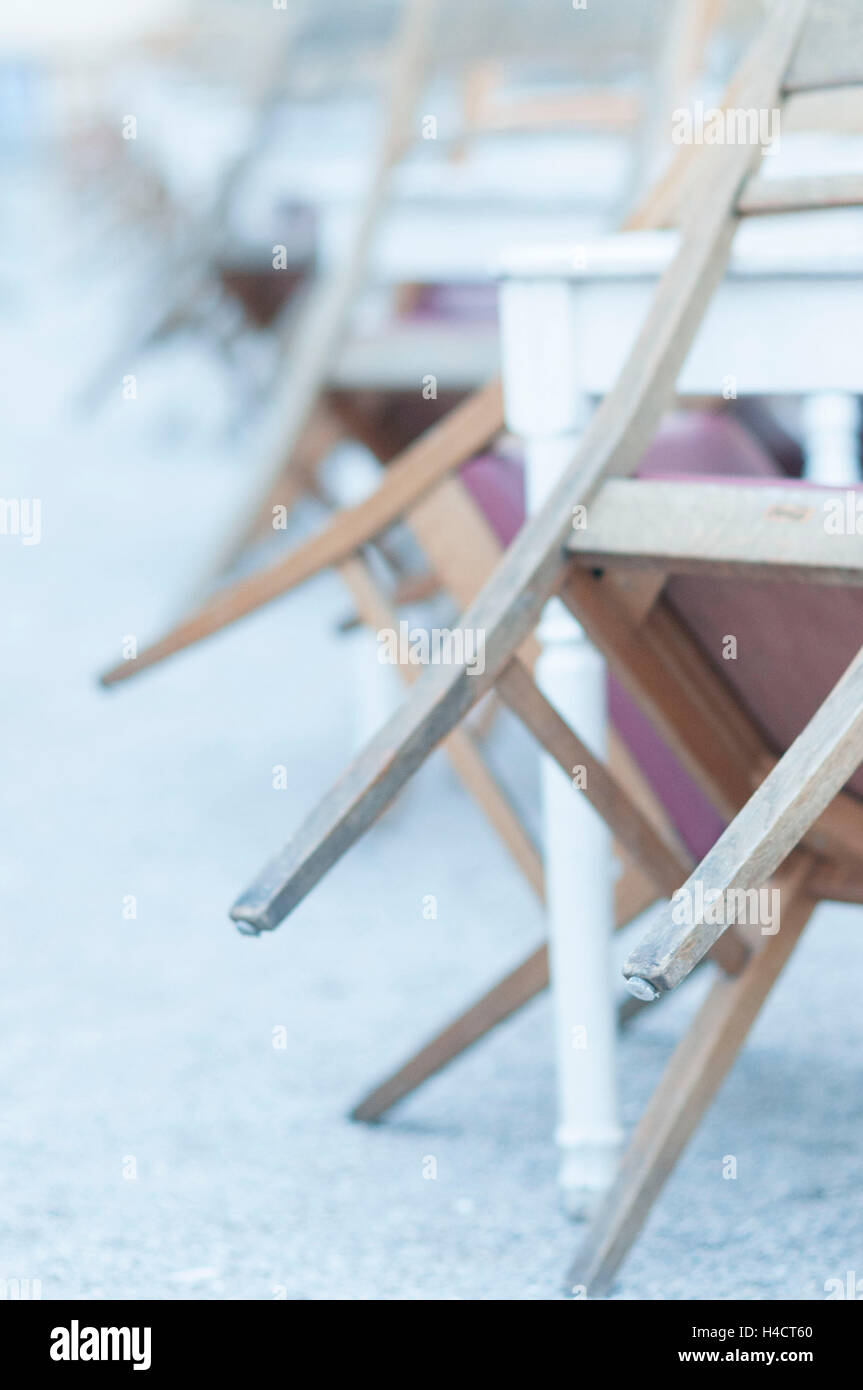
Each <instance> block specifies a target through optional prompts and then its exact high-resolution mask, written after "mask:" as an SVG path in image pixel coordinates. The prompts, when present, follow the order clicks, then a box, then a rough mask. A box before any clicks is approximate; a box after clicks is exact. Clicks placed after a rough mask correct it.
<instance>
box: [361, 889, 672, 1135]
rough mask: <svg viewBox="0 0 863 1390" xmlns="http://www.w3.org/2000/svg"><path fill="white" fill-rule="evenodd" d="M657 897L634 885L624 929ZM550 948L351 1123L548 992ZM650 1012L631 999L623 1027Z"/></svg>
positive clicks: (621, 1017) (373, 1113)
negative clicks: (539, 995)
mask: <svg viewBox="0 0 863 1390" xmlns="http://www.w3.org/2000/svg"><path fill="white" fill-rule="evenodd" d="M629 878H634V875H633V874H632V871H631V870H629V871H627V874H626V875H624V880H623V882H624V885H625V884H626V882H627V880H628V879H629ZM655 897H656V892H655V890H654V889H653V887H652V885H648V884H646V883H645V884H639V883H638V882H637V881H634V882H633V885H632V888H631V890H629V891H626V892H625V894H624V895H623V896H622V898H621V897H620V896H619V897H618V903H619V905H620V906H619V907H618V923H619V924H621V925H622V924H623V923H625V922H628V921H630V919H631V918H632V917H635V916H637V914H638V913H639V912H641V911H642V910H643V909H644V908H645V907H648V906H650V904H651V903H652V902H653V901H654V900H655ZM548 978H549V977H548V949H547V947H546V946H540V947H539V948H538V949H537V950H536V951H533V952H531V954H530V955H529V956H528V958H527V960H525V961H522V963H521V965H519V966H516V968H515V970H512V971H510V972H509V974H508V975H505V976H504V977H503V979H502V980H498V982H497V984H496V985H493V986H492V988H491V989H490V990H488V991H487V993H485V994H484V995H483V996H482V998H481V999H478V1000H477V1001H476V1003H475V1004H472V1005H471V1007H470V1008H469V1009H466V1010H465V1012H464V1013H463V1014H460V1015H459V1016H458V1018H457V1019H455V1020H454V1021H453V1022H452V1023H451V1024H449V1026H448V1027H447V1028H445V1029H444V1030H443V1032H442V1033H438V1034H436V1035H435V1037H434V1038H432V1040H431V1041H430V1042H428V1043H426V1045H425V1047H422V1048H420V1050H419V1052H416V1053H414V1055H413V1057H411V1058H410V1059H409V1060H408V1061H407V1062H405V1064H404V1066H403V1067H400V1068H399V1070H398V1071H397V1072H394V1073H393V1075H392V1076H389V1077H387V1079H386V1081H382V1082H381V1084H380V1085H379V1086H376V1087H375V1089H374V1090H373V1091H370V1092H369V1094H368V1095H367V1096H364V1097H363V1099H362V1100H361V1101H360V1102H359V1104H358V1105H356V1106H355V1107H354V1109H353V1110H352V1111H351V1116H350V1117H351V1119H352V1120H359V1121H363V1122H366V1123H369V1122H371V1121H374V1120H379V1119H380V1118H381V1116H382V1115H384V1114H385V1113H386V1111H387V1110H389V1109H390V1108H391V1107H392V1106H393V1105H395V1104H396V1102H397V1101H399V1100H403V1099H404V1097H405V1096H408V1095H410V1094H411V1092H413V1091H416V1090H417V1089H418V1088H419V1087H420V1086H421V1085H422V1084H423V1082H424V1081H428V1079H429V1077H430V1076H435V1075H436V1074H437V1073H438V1072H439V1071H442V1070H443V1068H444V1067H446V1066H448V1065H449V1063H450V1062H452V1061H454V1060H455V1058H456V1057H460V1056H461V1054H462V1053H463V1052H466V1051H467V1049H468V1048H469V1047H472V1046H473V1045H474V1043H477V1042H479V1040H480V1038H484V1037H485V1035H486V1033H489V1032H490V1031H491V1029H492V1028H495V1027H496V1026H497V1024H498V1023H503V1022H504V1020H505V1019H507V1018H511V1017H512V1015H513V1014H515V1013H517V1012H518V1010H519V1009H520V1008H522V1007H523V1006H524V1005H525V1004H529V1003H530V1001H531V999H535V998H536V996H537V995H538V994H541V993H542V991H543V990H544V989H547V988H548ZM645 1007H651V1008H652V1007H653V1005H645V1003H644V1001H643V1000H641V999H636V998H634V996H633V995H631V994H628V995H626V996H625V997H624V998H623V999H622V1000H621V1002H620V1005H619V1007H618V1011H617V1022H618V1026H619V1027H623V1026H624V1025H625V1024H627V1023H628V1022H629V1021H630V1019H631V1018H633V1017H634V1016H635V1015H636V1014H637V1013H640V1012H641V1010H642V1009H643V1008H645Z"/></svg>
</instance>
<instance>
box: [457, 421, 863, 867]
mask: <svg viewBox="0 0 863 1390" xmlns="http://www.w3.org/2000/svg"><path fill="white" fill-rule="evenodd" d="M520 474H521V470H520V469H519V467H518V465H517V464H516V463H514V462H513V461H512V460H511V459H502V458H500V457H495V456H491V455H489V456H484V457H483V458H480V459H476V460H474V461H472V463H470V464H468V465H467V466H466V467H465V469H464V470H463V472H462V477H463V479H464V482H465V483H466V485H467V487H468V488H469V489H470V491H471V493H472V495H473V496H474V498H475V499H476V501H477V502H478V503H479V505H480V506H481V507H482V509H483V511H484V512H485V515H486V516H487V518H488V520H489V521H490V523H491V525H492V527H493V528H494V530H495V532H496V534H497V536H498V538H499V539H500V540H501V542H502V543H503V544H509V542H510V540H511V539H512V537H513V536H514V535H515V533H516V532H517V531H518V529H519V527H520V525H521V523H522V520H523V516H524V490H523V483H522V479H521V476H520ZM638 476H639V477H641V478H651V479H663V478H680V479H681V480H683V479H687V480H693V479H703V480H706V479H708V478H709V479H711V480H713V481H718V480H734V481H735V482H737V483H739V482H741V481H745V482H751V483H752V485H753V486H758V485H759V484H764V483H768V482H769V483H773V484H776V483H777V482H778V483H780V484H783V483H785V482H787V485H788V487H789V488H794V489H796V490H798V491H799V489H800V487H801V483H800V481H799V480H792V479H787V478H786V476H785V475H784V473H783V471H782V469H781V468H780V467H779V466H778V464H777V463H776V462H775V461H774V460H773V459H772V458H771V456H770V455H769V454H768V453H767V452H766V451H765V450H764V449H763V448H762V447H761V445H760V444H759V443H758V442H757V441H756V440H755V439H753V437H752V436H751V435H750V434H749V433H748V432H747V430H745V429H744V428H743V426H742V425H740V424H739V422H737V421H735V420H733V419H732V418H731V417H729V416H728V415H725V414H713V413H708V412H691V413H687V414H684V415H680V416H674V417H671V418H670V419H669V420H668V421H667V422H666V423H665V425H664V426H663V428H662V430H661V431H660V433H659V434H658V436H657V438H656V439H655V440H654V442H653V444H652V445H651V446H650V448H649V449H648V450H647V452H646V454H645V456H644V458H643V460H642V462H641V465H640V467H639V469H638ZM803 486H808V487H812V490H813V492H817V490H818V489H817V487H816V486H815V485H814V484H809V485H807V484H803ZM665 594H666V599H667V601H668V603H669V605H670V606H671V608H672V609H673V610H674V612H675V613H676V614H677V616H678V617H679V618H680V620H681V622H682V623H683V624H684V626H685V627H686V628H687V629H688V631H689V632H690V633H691V634H692V636H693V637H694V638H695V640H696V641H697V643H698V645H699V647H700V648H701V649H702V650H703V652H704V653H705V655H706V656H707V658H708V659H709V660H710V662H711V663H712V664H713V665H714V666H715V667H716V669H717V671H718V672H719V674H720V675H721V676H722V677H723V678H724V680H725V681H726V682H727V684H728V685H730V686H731V688H732V689H733V691H734V692H735V694H736V695H737V696H738V698H739V700H740V702H741V703H742V705H743V707H744V708H745V709H746V711H747V712H748V713H749V715H750V716H751V717H752V719H753V721H754V722H755V724H756V725H757V726H758V727H759V729H760V731H761V733H762V734H763V735H764V737H765V739H766V740H767V742H768V743H769V744H770V745H771V747H772V748H774V750H775V751H776V752H777V753H781V752H782V751H784V750H785V749H786V748H787V747H788V746H789V744H791V743H792V742H793V741H794V739H795V738H796V737H797V735H798V734H799V733H800V731H801V729H803V727H804V726H805V724H806V723H807V722H808V720H809V719H810V718H811V717H812V715H813V714H814V713H815V711H816V709H817V708H818V706H819V705H820V704H821V702H822V701H823V700H824V698H825V697H826V695H827V694H828V692H829V691H830V689H831V688H832V686H833V685H835V683H836V681H837V679H838V678H839V676H840V675H841V674H842V671H843V670H844V669H845V667H846V666H847V665H848V663H849V662H850V661H851V659H852V658H853V656H854V655H855V653H856V652H857V651H858V650H859V648H860V647H861V646H863V589H859V588H845V587H823V586H812V585H805V584H795V583H789V582H759V581H752V580H743V579H724V578H723V579H717V578H715V577H713V576H711V577H704V576H693V575H674V576H672V577H671V578H670V579H669V581H668V584H667V586H666V590H665ZM728 637H733V638H734V639H735V640H736V656H735V657H734V658H733V659H724V657H723V650H724V648H725V645H726V639H727V638H728ZM609 714H610V718H611V722H612V725H613V727H614V728H615V729H616V730H617V732H618V733H619V735H620V737H621V739H622V740H623V742H624V743H625V745H626V747H627V749H628V750H629V752H630V753H631V755H632V756H633V758H634V759H635V761H636V763H637V764H638V766H639V768H640V770H641V771H642V773H643V774H644V776H645V777H646V779H647V781H648V782H649V784H650V786H651V788H652V790H653V792H654V794H655V796H656V797H657V800H658V801H659V802H660V804H661V805H662V806H663V808H664V809H665V811H666V813H667V814H668V816H669V819H670V820H671V822H672V823H673V825H674V826H675V828H676V830H677V831H678V833H679V835H680V837H681V839H682V841H683V843H684V844H685V845H686V847H687V849H689V850H690V852H691V853H692V854H693V855H694V856H695V857H696V858H698V859H701V858H702V857H703V856H704V855H705V854H706V853H707V851H708V850H709V849H710V848H711V846H712V845H713V844H714V843H715V841H716V840H717V838H718V837H719V835H720V833H721V831H722V829H723V821H722V819H721V818H720V816H719V815H718V813H717V812H716V811H715V810H714V808H713V806H712V804H711V803H710V802H709V801H708V799H707V798H706V796H705V795H704V794H703V792H702V791H701V789H700V787H698V786H697V785H696V783H695V782H694V781H693V780H692V778H691V777H690V776H689V774H688V773H687V771H686V770H685V769H684V767H683V766H682V765H681V763H680V762H679V761H678V759H677V758H676V757H675V755H674V754H673V753H672V752H671V751H670V749H669V748H668V747H667V745H666V743H665V742H664V740H663V739H662V737H661V736H660V734H659V733H657V731H656V730H655V729H654V728H653V726H652V725H651V724H650V722H649V721H648V720H647V718H646V717H645V716H644V715H643V714H642V713H641V710H640V709H639V707H638V705H637V704H636V703H635V701H634V700H633V699H632V698H631V697H630V696H629V695H628V694H627V692H626V691H625V690H624V689H623V687H622V686H621V685H620V684H619V682H618V681H616V680H615V679H614V677H613V676H610V677H609ZM847 790H849V791H851V792H853V793H854V794H856V795H858V796H861V797H863V770H861V771H858V772H857V773H856V774H855V776H854V777H853V778H852V779H851V781H850V782H849V783H848V787H847Z"/></svg>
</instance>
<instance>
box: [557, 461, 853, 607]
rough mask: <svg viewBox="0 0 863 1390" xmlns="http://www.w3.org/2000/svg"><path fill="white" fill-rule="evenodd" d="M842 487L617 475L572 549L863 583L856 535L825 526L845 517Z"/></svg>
mask: <svg viewBox="0 0 863 1390" xmlns="http://www.w3.org/2000/svg"><path fill="white" fill-rule="evenodd" d="M847 497H848V490H847V489H843V488H811V487H803V486H801V487H794V486H789V484H787V483H782V484H776V485H775V486H772V485H769V484H765V485H764V486H762V485H760V484H759V485H758V486H745V485H738V484H735V483H718V482H708V481H704V482H701V481H699V482H683V481H677V480H674V479H671V480H668V481H664V480H663V481H654V480H648V479H645V480H639V481H630V480H623V479H610V480H609V481H608V482H607V483H605V485H604V486H603V488H602V490H601V491H600V493H599V495H598V496H597V498H596V500H595V501H594V503H593V505H592V506H591V508H590V511H589V514H588V523H587V526H586V527H585V529H584V530H579V531H574V532H573V533H572V536H571V538H570V540H569V542H568V545H567V549H568V551H569V553H570V554H571V555H572V556H573V558H574V559H575V560H576V561H577V562H578V564H580V565H584V566H586V567H588V568H590V567H596V566H601V565H604V564H608V563H613V564H614V565H615V567H617V566H626V567H629V566H636V567H643V566H656V567H659V568H660V569H662V570H663V571H665V572H666V573H669V574H704V573H708V574H714V575H717V576H719V575H737V576H739V577H740V578H749V579H760V578H764V579H774V580H780V579H785V580H788V579H790V580H800V581H806V582H808V583H814V584H856V585H859V584H863V545H861V541H860V537H859V536H858V535H857V534H856V532H854V531H851V530H849V529H846V530H845V532H843V533H842V534H833V533H832V532H828V531H827V530H826V528H825V519H826V517H827V515H828V512H827V510H826V509H827V508H828V507H833V506H837V507H838V508H839V509H840V514H841V515H842V516H843V517H844V514H845V510H846V503H847Z"/></svg>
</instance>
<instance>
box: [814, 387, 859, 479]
mask: <svg viewBox="0 0 863 1390" xmlns="http://www.w3.org/2000/svg"><path fill="white" fill-rule="evenodd" d="M801 422H802V427H803V452H804V456H805V460H806V463H805V476H806V477H807V478H808V479H809V481H810V482H813V483H823V484H825V485H829V486H832V487H852V486H853V485H854V484H855V483H859V482H860V402H859V400H858V398H857V397H856V396H852V395H851V394H850V393H849V392H847V391H821V392H818V393H817V394H816V395H812V396H807V397H806V399H805V400H804V402H803V410H802V413H801Z"/></svg>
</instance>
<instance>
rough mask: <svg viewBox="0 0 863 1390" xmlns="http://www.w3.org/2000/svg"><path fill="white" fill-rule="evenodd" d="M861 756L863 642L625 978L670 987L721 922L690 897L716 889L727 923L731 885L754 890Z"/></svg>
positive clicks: (731, 916)
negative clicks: (683, 917)
mask: <svg viewBox="0 0 863 1390" xmlns="http://www.w3.org/2000/svg"><path fill="white" fill-rule="evenodd" d="M861 762H863V648H861V650H860V651H859V652H858V654H857V656H856V657H855V658H854V660H853V661H852V662H851V665H850V666H849V667H848V669H847V671H846V672H845V674H844V675H843V676H842V678H841V680H840V681H839V682H838V683H837V685H835V686H834V688H833V690H832V691H831V692H830V694H829V695H828V696H827V699H826V700H825V701H824V703H823V704H822V705H821V706H820V707H819V709H818V710H817V712H816V713H815V715H814V716H813V717H812V719H811V720H810V721H809V723H808V724H807V725H806V728H805V729H804V730H803V732H802V733H801V734H800V735H799V736H798V737H797V738H796V739H795V740H794V742H793V743H792V745H791V747H790V748H789V749H788V751H787V752H786V753H785V754H783V756H782V757H781V758H780V759H779V761H778V762H777V764H776V766H775V767H774V768H773V771H772V772H771V773H770V774H769V776H768V777H767V778H766V779H765V780H764V781H763V782H762V784H761V786H760V787H759V788H758V790H757V791H756V792H755V793H754V794H753V795H752V796H751V797H750V799H749V800H748V801H747V803H746V805H745V806H744V807H743V809H742V810H741V811H740V812H739V814H738V815H737V816H735V818H734V820H733V821H732V822H731V824H730V825H729V826H728V827H727V828H726V829H725V830H724V831H723V833H722V835H721V836H720V837H719V839H718V840H717V842H716V844H715V845H714V846H713V848H712V849H711V850H710V852H709V853H708V854H707V855H706V857H705V858H704V859H703V860H702V862H701V863H700V864H699V865H698V867H697V868H696V870H695V872H694V873H693V874H692V875H691V877H690V878H689V879H687V882H686V884H685V885H684V888H685V889H686V890H687V891H688V892H689V893H690V894H691V901H692V903H693V907H694V911H693V913H692V914H691V916H689V920H687V921H685V922H683V923H677V922H675V921H674V907H673V905H669V906H668V907H666V908H664V909H663V910H662V912H661V913H660V915H659V917H658V919H657V920H656V922H655V923H654V925H653V926H652V927H651V929H650V931H649V932H648V933H647V934H646V935H645V936H644V937H643V938H642V940H641V941H640V942H639V944H638V946H637V947H636V948H635V950H634V951H633V952H632V953H631V955H630V956H629V958H628V959H627V961H626V963H625V965H624V967H623V972H624V975H625V976H626V977H627V979H635V980H646V981H647V982H648V983H649V984H650V985H652V986H653V987H654V989H656V990H659V991H660V992H661V991H663V990H669V989H673V988H674V986H675V985H677V984H679V983H680V981H681V980H683V979H685V978H686V976H687V975H688V974H689V972H690V970H691V969H692V967H693V966H694V965H695V964H696V963H697V962H698V961H699V960H701V958H702V956H703V955H704V954H705V953H706V951H707V950H709V949H710V947H711V946H712V945H713V944H714V943H715V942H716V941H717V940H718V938H719V936H720V935H721V934H722V932H723V931H724V930H725V926H723V925H721V924H719V923H717V922H713V921H705V920H704V916H705V915H706V914H705V913H704V912H702V911H701V910H700V906H699V898H698V897H697V895H696V889H697V886H698V885H699V884H700V885H701V887H702V889H703V891H704V893H705V894H706V895H710V894H714V893H715V894H718V895H721V897H722V901H723V903H724V918H725V921H726V922H732V923H733V922H734V921H735V920H736V918H735V911H736V906H737V904H736V900H735V899H733V898H730V897H729V896H728V895H729V894H732V892H733V890H743V891H745V890H747V889H751V888H759V887H761V885H762V884H764V883H765V882H766V881H767V879H768V878H769V877H770V875H771V874H772V873H774V872H775V870H776V869H777V868H778V867H779V865H780V864H782V862H783V860H784V859H785V858H786V857H787V855H788V854H789V853H790V852H791V850H792V849H793V848H794V847H795V846H796V845H797V844H798V843H799V842H800V840H801V839H802V837H803V835H804V834H805V832H806V831H807V830H808V829H809V827H810V826H811V825H812V824H813V822H814V821H815V820H816V819H817V817H818V815H819V814H820V812H821V811H822V810H823V809H824V808H825V807H826V806H827V805H828V804H829V802H830V801H831V800H832V799H833V797H834V796H835V795H836V793H837V792H838V791H839V789H840V787H842V786H843V785H844V784H845V782H847V780H848V778H849V777H850V776H851V775H852V773H854V772H856V770H857V768H858V767H859V765H860V763H861Z"/></svg>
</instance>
